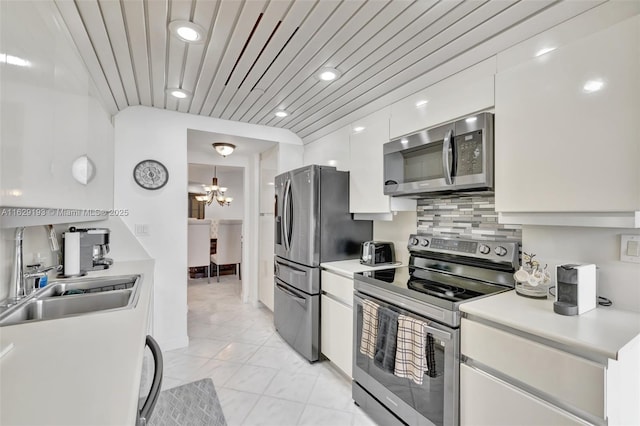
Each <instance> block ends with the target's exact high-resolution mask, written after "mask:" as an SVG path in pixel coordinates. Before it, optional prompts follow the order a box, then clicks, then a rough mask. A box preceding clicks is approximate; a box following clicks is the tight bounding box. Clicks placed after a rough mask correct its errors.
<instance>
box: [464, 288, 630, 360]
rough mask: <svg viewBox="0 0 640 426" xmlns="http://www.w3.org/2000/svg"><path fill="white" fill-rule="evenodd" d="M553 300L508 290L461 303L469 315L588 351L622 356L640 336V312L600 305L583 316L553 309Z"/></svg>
mask: <svg viewBox="0 0 640 426" xmlns="http://www.w3.org/2000/svg"><path fill="white" fill-rule="evenodd" d="M553 302H554V301H553V300H552V299H532V298H528V297H523V296H519V295H518V294H516V292H515V291H508V292H505V293H500V294H497V295H494V296H489V297H485V298H482V299H479V300H475V301H472V302H467V303H463V304H462V305H460V310H461V311H462V312H464V313H465V314H468V315H472V316H474V317H478V318H481V319H485V320H488V321H492V322H494V323H497V324H501V325H504V326H506V327H510V328H513V329H516V330H519V331H522V332H525V333H530V334H533V335H536V336H539V337H542V338H544V339H548V340H551V341H554V342H557V343H559V344H561V345H566V346H568V347H572V348H575V349H577V350H578V351H581V352H588V353H591V354H594V355H596V356H598V357H605V358H610V359H618V354H619V352H620V350H621V349H622V348H623V347H624V346H626V345H627V344H628V343H629V342H631V341H632V340H633V339H635V338H638V336H639V335H640V313H636V312H630V311H622V310H618V309H615V306H611V307H604V306H599V307H597V308H596V309H593V310H591V311H589V312H586V313H584V314H582V315H575V316H563V315H559V314H556V313H555V312H553Z"/></svg>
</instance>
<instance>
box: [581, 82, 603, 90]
mask: <svg viewBox="0 0 640 426" xmlns="http://www.w3.org/2000/svg"><path fill="white" fill-rule="evenodd" d="M603 86H604V82H603V81H602V80H589V81H587V82H586V83H585V84H584V86H582V89H583V90H584V91H585V92H587V93H593V92H597V91H598V90H600V89H602V87H603Z"/></svg>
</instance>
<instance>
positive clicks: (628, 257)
mask: <svg viewBox="0 0 640 426" xmlns="http://www.w3.org/2000/svg"><path fill="white" fill-rule="evenodd" d="M620 261H622V262H633V263H640V235H620Z"/></svg>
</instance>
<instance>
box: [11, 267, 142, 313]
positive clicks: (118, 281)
mask: <svg viewBox="0 0 640 426" xmlns="http://www.w3.org/2000/svg"><path fill="white" fill-rule="evenodd" d="M140 278H141V277H140V275H128V276H118V277H108V278H90V279H82V280H76V281H65V282H52V283H51V284H50V285H48V286H47V287H45V288H43V289H41V290H39V291H38V292H36V293H35V294H34V295H33V296H31V297H29V298H27V299H24V300H23V301H22V302H21V303H19V304H17V305H16V306H14V307H12V308H10V309H9V310H7V311H5V312H3V313H2V314H1V315H0V326H6V325H14V324H18V323H22V322H27V321H43V320H52V319H57V318H63V317H69V316H76V315H87V314H91V313H94V312H103V311H107V310H119V309H131V308H133V307H134V306H135V305H136V303H137V301H138V293H139V290H140V288H139V287H140V286H139V283H140Z"/></svg>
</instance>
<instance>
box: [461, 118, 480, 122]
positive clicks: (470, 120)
mask: <svg viewBox="0 0 640 426" xmlns="http://www.w3.org/2000/svg"><path fill="white" fill-rule="evenodd" d="M477 119H478V117H469V118H467V119H466V120H464V121H466V122H467V123H473V122H474V121H476V120H477Z"/></svg>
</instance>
